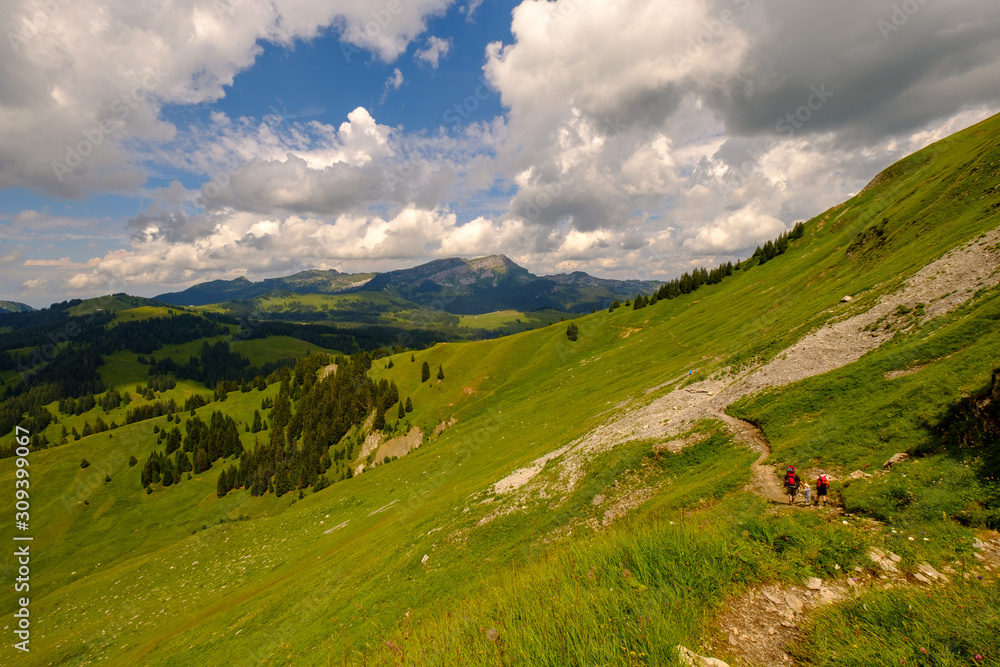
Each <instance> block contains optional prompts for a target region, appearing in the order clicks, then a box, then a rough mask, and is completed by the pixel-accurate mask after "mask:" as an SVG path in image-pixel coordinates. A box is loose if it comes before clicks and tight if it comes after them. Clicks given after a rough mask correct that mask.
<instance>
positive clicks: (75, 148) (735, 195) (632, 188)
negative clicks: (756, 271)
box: [0, 0, 1000, 306]
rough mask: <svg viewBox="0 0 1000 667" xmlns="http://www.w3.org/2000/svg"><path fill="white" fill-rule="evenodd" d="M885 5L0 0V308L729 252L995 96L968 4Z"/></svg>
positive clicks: (979, 15)
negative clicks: (427, 265)
mask: <svg viewBox="0 0 1000 667" xmlns="http://www.w3.org/2000/svg"><path fill="white" fill-rule="evenodd" d="M911 5H912V6H911ZM911 5H907V11H903V10H902V9H900V8H899V6H898V3H895V4H894V3H893V2H882V1H877V2H872V3H865V4H864V5H858V6H847V7H844V6H840V5H838V6H836V7H834V6H826V5H815V6H814V5H812V4H811V3H800V2H793V1H792V0H674V1H672V2H671V3H668V4H664V3H662V2H655V1H654V0H617V1H615V2H612V1H610V0H606V1H605V0H553V1H550V2H538V1H534V0H525V1H524V2H489V1H483V2H478V1H476V0H473V2H472V3H470V2H468V0H409V1H404V0H386V1H385V2H376V3H358V2H354V1H350V2H348V1H346V0H321V1H316V0H310V1H306V0H274V2H270V1H265V0H175V1H174V2H154V1H153V0H111V1H107V2H100V3H98V2H96V1H93V0H75V1H74V2H73V3H51V4H49V5H46V6H45V7H44V8H43V9H42V10H39V9H38V5H37V3H34V2H32V0H14V1H13V2H9V3H4V5H3V7H2V8H0V25H5V26H9V27H10V29H9V30H8V31H7V35H6V39H5V40H3V41H2V43H0V50H3V53H2V57H0V63H2V64H0V298H4V299H12V300H17V301H23V302H27V303H29V304H31V305H33V306H44V305H47V304H49V303H52V302H54V301H59V300H63V299H65V298H70V297H77V296H79V297H87V296H96V295H99V294H105V293H110V292H120V291H124V292H128V293H132V294H139V295H144V296H152V295H155V294H159V293H162V292H167V291H175V290H178V289H183V288H184V287H186V286H189V285H191V284H194V283H196V282H201V281H204V280H212V279H217V278H233V277H236V276H239V275H245V276H247V277H248V278H250V279H260V278H264V277H270V276H275V275H283V274H288V273H292V272H295V271H297V270H301V269H306V268H337V269H339V270H343V271H370V270H387V269H392V268H399V267H403V266H412V265H414V264H417V263H420V262H423V261H427V260H429V259H433V258H436V257H445V256H464V257H474V256H481V255H487V254H493V253H504V254H507V255H508V256H510V257H511V258H512V259H514V260H515V261H517V262H518V263H520V264H522V265H523V266H525V267H527V268H528V269H530V270H532V271H534V272H536V273H539V274H545V273H553V272H562V271H574V270H583V271H587V272H589V273H592V274H594V275H598V276H602V277H613V278H655V279H667V278H670V277H673V276H676V275H678V274H679V273H681V272H682V271H685V270H688V269H689V268H690V267H692V266H700V265H711V264H715V263H718V262H720V261H726V260H729V259H735V258H738V257H741V256H746V254H747V253H748V252H750V251H752V249H753V247H754V246H755V245H757V244H758V243H761V242H763V241H765V240H767V239H769V238H773V237H774V236H776V235H777V234H779V233H780V232H781V231H783V230H785V229H788V228H789V227H790V226H791V225H792V224H794V222H796V221H797V220H800V219H805V218H809V217H811V216H813V215H816V214H817V213H820V212H822V211H823V210H825V209H826V208H828V207H829V206H831V205H834V204H836V203H839V202H840V201H843V200H844V199H846V198H847V197H849V196H850V195H852V194H853V193H855V192H857V191H858V190H859V189H860V188H861V187H863V186H864V184H865V183H866V182H867V181H868V180H869V179H871V178H872V177H873V176H874V175H875V174H876V173H878V171H880V170H881V169H882V168H884V167H885V166H887V165H888V164H891V163H892V162H893V161H895V160H896V159H899V158H900V157H903V156H904V155H906V154H908V153H910V152H912V151H913V150H916V149H918V148H920V147H922V146H924V145H927V144H928V143H930V142H932V141H934V140H936V139H939V138H941V137H944V136H947V135H948V134H950V133H952V132H954V131H957V130H959V129H962V128H964V127H967V126H969V125H971V124H973V123H975V122H978V121H979V120H982V119H984V118H986V117H988V116H990V115H992V114H994V113H996V112H997V110H998V106H1000V71H998V65H997V63H1000V37H998V35H1000V16H998V14H997V12H996V11H995V7H994V6H993V3H992V1H991V0H939V1H938V2H935V3H924V4H920V3H911ZM816 91H821V92H822V94H819V95H817V93H816ZM788 118H792V119H793V120H794V122H793V123H789V121H788V120H787V119H788Z"/></svg>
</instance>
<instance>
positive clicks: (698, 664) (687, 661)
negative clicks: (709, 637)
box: [677, 646, 729, 667]
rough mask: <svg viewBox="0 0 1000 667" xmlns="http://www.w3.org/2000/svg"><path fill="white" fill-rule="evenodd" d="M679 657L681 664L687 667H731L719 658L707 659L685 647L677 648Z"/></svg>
mask: <svg viewBox="0 0 1000 667" xmlns="http://www.w3.org/2000/svg"><path fill="white" fill-rule="evenodd" d="M677 657H678V658H680V661H681V664H682V665H685V666H686V667H729V663H727V662H723V661H721V660H719V659H718V658H706V657H705V656H703V655H698V654H697V653H695V652H694V651H691V650H690V649H686V648H684V647H683V646H678V647H677Z"/></svg>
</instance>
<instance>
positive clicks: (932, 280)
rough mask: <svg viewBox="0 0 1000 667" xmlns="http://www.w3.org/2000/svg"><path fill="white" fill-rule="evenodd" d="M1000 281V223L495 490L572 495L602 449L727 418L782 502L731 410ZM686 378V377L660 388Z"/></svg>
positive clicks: (514, 495) (758, 487) (763, 485)
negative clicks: (864, 301) (816, 325)
mask: <svg viewBox="0 0 1000 667" xmlns="http://www.w3.org/2000/svg"><path fill="white" fill-rule="evenodd" d="M998 283H1000V228H998V229H995V230H993V231H991V232H989V233H988V234H984V235H983V236H981V237H979V238H977V239H975V240H973V241H971V242H969V243H967V244H965V245H963V246H960V247H958V248H955V249H953V250H952V251H950V252H948V253H947V254H946V255H944V256H943V257H941V258H939V259H938V260H936V261H934V262H932V263H930V264H928V265H927V266H926V267H924V268H923V269H921V270H920V271H918V272H917V273H916V274H914V275H913V276H911V277H910V278H909V279H908V280H907V281H906V283H905V284H904V285H903V287H902V288H901V289H899V290H897V291H895V292H893V293H891V294H886V295H884V296H882V297H881V298H880V299H879V300H878V301H877V302H876V304H875V305H874V306H873V307H872V308H871V309H870V310H867V311H863V312H859V313H856V314H854V315H853V316H850V317H845V318H844V319H842V320H840V321H838V322H834V323H832V324H828V325H826V326H823V327H822V328H820V329H819V330H818V331H815V332H813V333H810V334H808V335H806V336H804V337H803V338H802V339H800V340H799V341H798V342H796V343H795V344H794V345H792V346H790V347H789V348H787V349H786V350H784V351H783V352H781V353H779V354H778V355H776V356H775V357H774V358H773V359H772V360H771V361H769V362H768V363H766V364H764V365H762V366H759V367H756V368H752V369H749V370H747V371H744V372H743V373H740V374H737V375H729V374H728V373H727V372H726V371H722V372H720V373H717V374H716V375H715V376H713V377H711V378H709V379H707V380H703V381H701V382H696V383H691V384H688V385H684V386H680V387H679V388H676V389H674V390H673V391H670V392H669V393H667V394H666V395H664V396H661V397H660V398H657V399H655V400H653V401H651V402H649V403H646V404H642V405H637V406H636V407H633V408H628V407H625V408H624V412H623V413H621V414H619V415H618V416H617V417H616V418H614V419H611V420H609V421H607V422H605V423H604V424H601V425H600V426H598V427H597V428H595V429H594V430H593V431H592V432H590V433H589V434H587V435H586V436H584V437H583V438H580V439H578V440H576V441H574V442H571V443H569V444H568V445H564V446H563V447H561V448H559V449H557V450H555V451H553V452H550V453H549V454H547V455H545V456H543V457H540V458H539V459H538V460H536V461H535V462H534V463H532V464H531V465H529V466H526V467H524V468H521V469H518V470H515V471H514V472H512V473H511V474H510V475H508V476H507V477H505V478H504V479H502V480H499V481H498V482H497V483H496V484H495V485H494V487H493V491H494V492H496V493H497V494H499V495H501V496H502V495H507V496H511V498H510V500H511V501H512V502H509V503H505V504H506V505H507V508H508V510H510V511H513V509H514V508H516V507H517V506H520V505H522V504H523V503H524V502H525V501H526V500H527V499H528V498H530V497H531V496H533V495H535V496H539V495H540V496H541V497H549V496H552V495H556V494H558V495H564V494H566V493H567V492H568V491H569V490H571V489H572V488H573V487H574V486H575V485H576V483H577V481H578V480H579V479H580V476H581V475H582V474H583V472H584V470H585V468H586V465H587V463H588V462H589V461H590V460H591V459H592V458H593V457H594V456H596V455H597V454H600V453H601V452H605V451H608V450H610V449H612V448H614V447H615V446H617V445H620V444H622V443H625V442H629V441H633V440H645V439H657V440H671V439H676V438H677V437H678V436H679V435H680V434H682V433H684V432H685V431H688V430H690V429H691V427H692V426H693V425H694V424H695V423H696V422H698V421H701V420H704V419H721V420H722V421H724V422H725V423H726V425H727V426H728V428H729V429H730V430H731V431H732V432H733V434H734V435H735V437H736V438H737V440H738V441H740V442H742V443H744V444H745V445H746V446H748V447H750V448H751V449H754V450H756V451H758V452H760V453H761V456H760V458H759V459H758V461H757V463H755V464H754V466H753V482H752V483H751V485H750V490H753V491H755V492H756V493H758V494H760V495H762V496H764V497H765V498H767V499H769V500H773V501H781V500H782V499H783V497H784V496H783V495H782V491H781V488H780V486H779V481H778V479H777V477H776V475H774V473H773V471H771V470H770V469H768V468H767V467H765V466H763V465H762V464H761V463H762V461H763V460H764V459H765V458H767V456H768V453H769V448H768V445H767V442H766V440H765V439H764V438H763V436H762V434H761V433H760V432H759V431H758V429H756V427H754V426H753V425H752V424H749V423H746V422H742V421H740V420H738V419H735V418H734V417H730V416H729V415H727V414H726V413H725V409H726V408H727V407H728V406H729V405H730V404H732V403H733V402H735V401H737V400H739V399H740V398H742V397H743V396H746V395H748V394H753V393H757V392H759V391H761V390H764V389H766V388H769V387H779V386H782V385H786V384H789V383H791V382H796V381H798V380H802V379H804V378H807V377H811V376H814V375H819V374H822V373H826V372H828V371H831V370H834V369H836V368H840V367H841V366H844V365H846V364H849V363H851V362H854V361H856V360H857V359H859V358H860V357H861V356H862V355H864V354H865V353H867V352H869V351H871V350H874V349H875V348H877V347H879V346H880V345H881V344H882V343H884V342H885V341H886V340H888V339H889V338H891V337H892V335H894V333H895V331H897V330H900V329H902V330H906V329H907V328H910V327H913V326H916V325H919V324H921V323H923V322H925V321H927V320H929V319H932V318H934V317H937V316H939V315H942V314H944V313H947V312H949V311H950V310H952V309H954V308H956V307H957V306H959V305H961V304H963V303H965V302H966V301H968V300H969V299H970V298H971V297H972V296H973V294H974V293H975V292H976V291H977V290H979V289H982V288H987V287H992V286H995V285H997V284H998ZM900 306H902V307H903V308H900ZM683 380H684V376H681V377H680V378H675V379H674V380H669V381H667V383H665V385H660V387H663V386H668V385H670V384H671V383H674V382H683ZM658 388H659V387H657V389H658ZM669 444H670V443H668V445H669ZM684 444H687V443H683V442H681V441H675V442H674V443H673V446H672V447H671V448H672V449H673V448H676V447H679V446H683V445H684ZM549 461H555V462H556V466H557V471H558V472H557V479H556V480H555V481H553V480H552V479H545V480H540V479H539V478H538V473H539V472H541V470H542V469H543V468H544V467H545V466H546V463H548V462H549ZM500 513H505V511H504V510H501V509H499V508H498V512H496V513H494V515H497V514H500Z"/></svg>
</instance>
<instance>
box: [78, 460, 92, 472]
mask: <svg viewBox="0 0 1000 667" xmlns="http://www.w3.org/2000/svg"><path fill="white" fill-rule="evenodd" d="M88 466H90V461H88V460H87V459H84V460H82V461H80V469H81V470H82V469H84V468H86V467H88Z"/></svg>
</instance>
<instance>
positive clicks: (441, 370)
mask: <svg viewBox="0 0 1000 667" xmlns="http://www.w3.org/2000/svg"><path fill="white" fill-rule="evenodd" d="M443 379H444V367H443V366H441V365H440V364H438V380H443Z"/></svg>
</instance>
